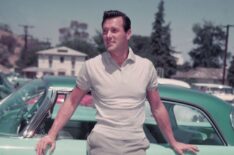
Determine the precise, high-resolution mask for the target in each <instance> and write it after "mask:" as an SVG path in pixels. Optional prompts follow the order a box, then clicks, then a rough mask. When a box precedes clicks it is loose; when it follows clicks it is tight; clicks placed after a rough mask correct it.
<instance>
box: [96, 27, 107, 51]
mask: <svg viewBox="0 0 234 155" xmlns="http://www.w3.org/2000/svg"><path fill="white" fill-rule="evenodd" d="M93 40H94V42H95V48H96V50H97V52H98V53H103V52H105V51H106V47H105V45H104V42H103V38H102V33H101V32H100V31H96V35H95V36H94V37H93Z"/></svg>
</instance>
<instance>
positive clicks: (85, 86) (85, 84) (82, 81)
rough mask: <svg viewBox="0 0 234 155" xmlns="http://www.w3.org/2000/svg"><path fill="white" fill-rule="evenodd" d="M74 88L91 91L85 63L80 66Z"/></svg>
mask: <svg viewBox="0 0 234 155" xmlns="http://www.w3.org/2000/svg"><path fill="white" fill-rule="evenodd" d="M76 86H77V87H79V88H80V89H82V90H90V89H91V81H90V77H89V74H88V70H87V64H86V62H85V63H84V64H83V65H82V67H81V69H80V71H79V74H78V76H77V79H76Z"/></svg>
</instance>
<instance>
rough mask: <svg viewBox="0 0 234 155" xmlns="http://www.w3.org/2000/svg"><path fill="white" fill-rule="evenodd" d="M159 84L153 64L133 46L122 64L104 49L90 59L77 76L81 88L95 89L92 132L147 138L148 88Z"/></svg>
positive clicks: (123, 137) (93, 92) (121, 137)
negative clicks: (145, 104) (145, 122)
mask: <svg viewBox="0 0 234 155" xmlns="http://www.w3.org/2000/svg"><path fill="white" fill-rule="evenodd" d="M157 84H158V83H157V73H156V70H155V68H154V66H153V64H152V63H151V62H150V61H149V60H148V59H145V58H142V57H140V56H137V55H135V54H134V53H133V51H132V50H131V48H129V54H128V58H127V59H126V61H125V62H124V63H123V64H122V66H119V65H117V63H116V62H115V61H114V60H113V59H112V57H111V55H110V53H108V52H105V53H102V54H101V55H98V56H96V57H94V58H92V59H89V60H87V61H86V62H85V63H84V65H83V67H82V69H81V71H80V73H79V75H78V77H77V86H78V87H79V88H80V89H83V90H90V89H91V90H92V95H93V101H94V105H95V107H96V109H97V115H96V119H97V124H96V125H95V127H94V129H93V131H95V132H99V133H102V134H105V135H106V136H108V137H111V138H117V139H137V138H144V137H145V134H144V131H143V123H144V120H145V111H144V103H145V100H146V90H147V89H153V88H156V87H157Z"/></svg>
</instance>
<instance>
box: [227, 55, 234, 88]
mask: <svg viewBox="0 0 234 155" xmlns="http://www.w3.org/2000/svg"><path fill="white" fill-rule="evenodd" d="M227 80H228V83H229V85H230V86H232V87H234V56H232V61H231V65H230V67H229V69H228V74H227Z"/></svg>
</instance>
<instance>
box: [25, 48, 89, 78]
mask: <svg viewBox="0 0 234 155" xmlns="http://www.w3.org/2000/svg"><path fill="white" fill-rule="evenodd" d="M37 54H38V67H28V68H25V69H24V70H23V72H24V73H25V75H26V76H27V77H31V78H33V77H41V76H43V75H68V76H76V75H77V74H78V72H79V71H80V69H81V66H82V64H83V63H84V61H85V60H86V58H87V55H86V54H84V53H81V52H79V51H76V50H73V49H70V48H68V47H64V46H63V47H56V48H52V49H47V50H42V51H38V52H37Z"/></svg>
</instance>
